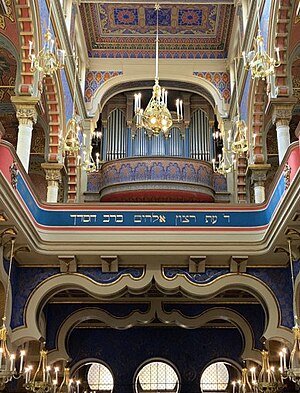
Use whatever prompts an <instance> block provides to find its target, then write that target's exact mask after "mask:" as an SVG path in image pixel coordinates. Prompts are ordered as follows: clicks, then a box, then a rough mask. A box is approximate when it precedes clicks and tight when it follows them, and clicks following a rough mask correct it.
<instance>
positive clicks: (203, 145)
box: [102, 108, 212, 161]
mask: <svg viewBox="0 0 300 393" xmlns="http://www.w3.org/2000/svg"><path fill="white" fill-rule="evenodd" d="M134 134H135V135H134V137H132V136H131V135H130V128H129V132H128V129H127V126H126V118H125V115H124V112H123V111H122V110H121V109H119V108H117V109H114V110H113V111H111V112H110V114H109V116H108V118H107V128H106V131H105V132H103V137H104V140H103V143H102V146H103V151H102V157H103V158H104V160H105V161H112V160H117V159H120V158H126V157H147V156H152V157H153V156H170V157H187V158H194V159H197V160H203V161H210V159H211V154H210V151H211V148H212V136H211V132H210V129H209V121H208V116H207V114H206V113H205V112H204V111H203V110H201V109H197V110H196V111H194V112H193V113H192V116H191V119H190V128H189V133H188V135H187V138H188V141H187V142H188V143H185V141H184V136H183V135H182V132H181V131H180V129H179V128H178V127H173V128H172V129H171V132H170V137H168V138H165V137H164V135H163V134H160V135H158V136H152V137H151V138H149V136H148V135H147V133H146V132H145V129H143V128H141V129H139V130H137V131H136V132H135V133H134Z"/></svg>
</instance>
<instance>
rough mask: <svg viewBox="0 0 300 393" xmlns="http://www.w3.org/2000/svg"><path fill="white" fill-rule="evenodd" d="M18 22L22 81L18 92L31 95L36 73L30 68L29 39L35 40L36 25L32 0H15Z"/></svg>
mask: <svg viewBox="0 0 300 393" xmlns="http://www.w3.org/2000/svg"><path fill="white" fill-rule="evenodd" d="M15 9H16V16H17V23H18V25H19V31H20V59H21V62H22V67H21V72H20V73H21V83H20V86H19V91H18V93H19V94H21V95H31V94H32V90H33V84H34V74H33V73H32V72H31V70H30V66H31V62H30V60H29V59H28V54H29V41H33V37H34V26H33V19H32V10H31V7H30V0H15Z"/></svg>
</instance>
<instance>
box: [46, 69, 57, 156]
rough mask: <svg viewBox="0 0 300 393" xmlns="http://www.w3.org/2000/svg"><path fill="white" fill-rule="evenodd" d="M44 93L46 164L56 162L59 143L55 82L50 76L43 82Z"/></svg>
mask: <svg viewBox="0 0 300 393" xmlns="http://www.w3.org/2000/svg"><path fill="white" fill-rule="evenodd" d="M43 85H44V92H45V96H46V104H47V109H48V118H49V154H48V162H57V161H58V143H59V140H58V138H59V131H60V130H59V127H60V113H59V103H58V92H57V86H56V84H55V81H54V80H53V78H52V77H51V76H47V77H45V78H44V81H43Z"/></svg>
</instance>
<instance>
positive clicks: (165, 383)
mask: <svg viewBox="0 0 300 393" xmlns="http://www.w3.org/2000/svg"><path fill="white" fill-rule="evenodd" d="M135 389H136V392H137V393H142V392H143V393H145V392H174V393H177V392H178V390H179V377H178V375H177V372H176V371H175V369H174V368H173V367H172V366H170V365H169V364H168V363H165V362H164V361H152V362H150V363H148V364H146V365H145V366H144V367H142V369H141V370H140V371H139V372H138V374H137V377H136V380H135Z"/></svg>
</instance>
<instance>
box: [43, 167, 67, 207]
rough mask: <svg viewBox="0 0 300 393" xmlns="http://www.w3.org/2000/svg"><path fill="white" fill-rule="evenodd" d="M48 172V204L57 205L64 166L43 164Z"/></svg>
mask: <svg viewBox="0 0 300 393" xmlns="http://www.w3.org/2000/svg"><path fill="white" fill-rule="evenodd" d="M41 166H42V168H43V169H44V170H45V172H46V180H47V182H48V185H47V202H49V203H57V200H58V188H59V183H60V182H61V170H62V168H63V164H58V163H50V162H45V163H42V164H41Z"/></svg>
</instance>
